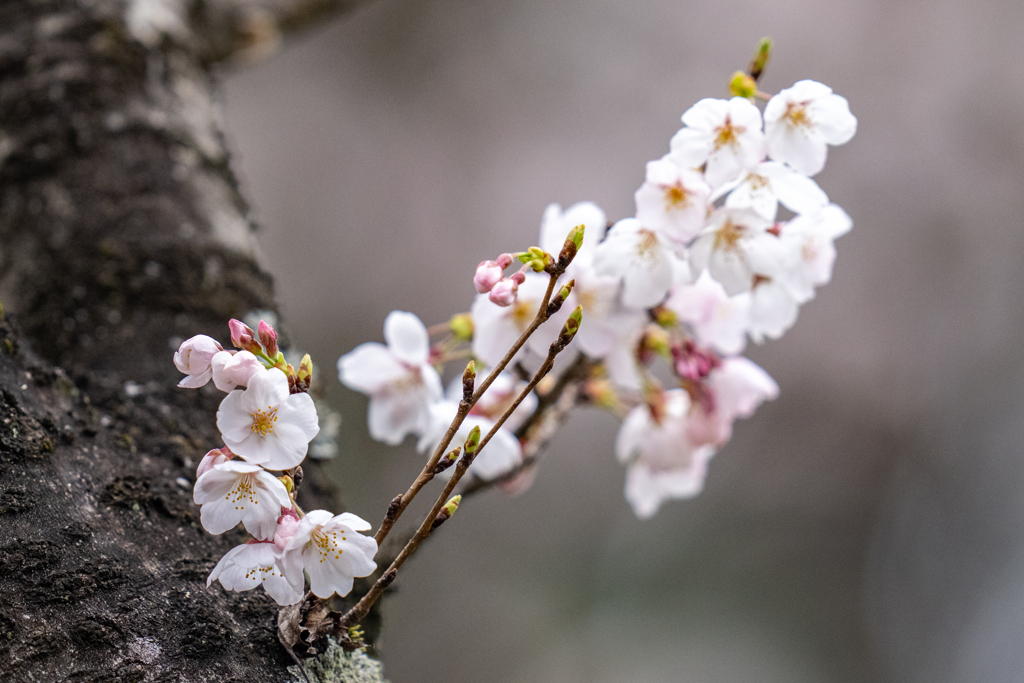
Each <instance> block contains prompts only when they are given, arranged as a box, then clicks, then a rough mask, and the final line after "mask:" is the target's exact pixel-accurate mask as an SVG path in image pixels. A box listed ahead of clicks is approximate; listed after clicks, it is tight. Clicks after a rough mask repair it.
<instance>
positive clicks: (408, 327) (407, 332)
mask: <svg viewBox="0 0 1024 683" xmlns="http://www.w3.org/2000/svg"><path fill="white" fill-rule="evenodd" d="M384 340H385V341H386V342H387V344H388V351H390V352H391V354H392V355H393V356H394V357H395V358H397V359H398V360H400V361H402V362H404V363H408V364H409V365H420V364H422V363H426V362H427V359H428V358H429V357H430V335H429V334H427V328H426V327H425V326H424V325H423V323H422V322H421V321H420V319H419V318H417V317H416V316H415V315H413V314H412V313H406V312H405V311H391V312H390V313H388V317H387V318H385V319H384Z"/></svg>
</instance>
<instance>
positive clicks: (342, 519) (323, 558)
mask: <svg viewBox="0 0 1024 683" xmlns="http://www.w3.org/2000/svg"><path fill="white" fill-rule="evenodd" d="M369 529H370V523H369V522H367V521H366V520H364V519H362V518H360V517H357V516H356V515H353V514H352V513H350V512H344V513H342V514H340V515H337V516H335V515H333V514H331V513H330V512H328V511H327V510H313V511H312V512H309V513H308V514H307V515H306V516H305V517H303V518H302V519H301V520H299V524H298V528H297V529H296V531H295V536H294V537H293V538H292V540H291V541H290V542H289V543H288V548H287V549H286V550H285V554H284V555H285V559H284V562H285V568H286V571H287V573H288V575H289V576H296V575H300V576H301V574H302V570H303V569H305V570H306V573H307V574H309V589H310V590H311V591H312V592H313V595H316V596H317V597H318V598H329V597H331V596H332V595H334V594H335V593H337V594H338V595H341V596H345V595H348V594H349V592H350V591H351V590H352V580H353V579H354V578H358V577H361V576H369V575H370V574H372V573H373V572H374V570H375V569H377V563H376V562H374V561H373V557H374V555H376V554H377V541H375V540H374V539H373V536H364V535H363V534H361V533H358V532H360V531H368V530H369Z"/></svg>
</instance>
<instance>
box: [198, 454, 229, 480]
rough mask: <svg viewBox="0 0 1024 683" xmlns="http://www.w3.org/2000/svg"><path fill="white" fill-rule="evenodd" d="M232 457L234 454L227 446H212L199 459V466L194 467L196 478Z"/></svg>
mask: <svg viewBox="0 0 1024 683" xmlns="http://www.w3.org/2000/svg"><path fill="white" fill-rule="evenodd" d="M232 457H234V454H233V453H232V452H231V449H230V448H228V447H227V446H224V447H222V448H214V449H213V450H212V451H210V452H208V453H207V454H206V455H204V456H203V459H202V460H200V461H199V467H198V468H196V479H198V478H199V477H201V476H203V475H204V474H206V473H207V472H209V471H210V470H212V469H213V468H214V467H215V466H217V465H220V464H221V463H225V462H227V461H228V460H231V458H232Z"/></svg>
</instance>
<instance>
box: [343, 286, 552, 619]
mask: <svg viewBox="0 0 1024 683" xmlns="http://www.w3.org/2000/svg"><path fill="white" fill-rule="evenodd" d="M556 279H557V276H556V275H552V280H551V281H552V283H553V282H554V281H555V280H556ZM550 293H551V288H550V287H549V288H548V294H549V295H550ZM545 298H547V297H545ZM546 308H547V305H546V302H545V305H544V306H543V307H542V308H541V310H542V311H543V310H546ZM568 339H571V335H570V336H569V337H568ZM568 339H565V335H564V334H563V335H561V336H559V338H558V340H556V341H555V342H554V343H553V344H551V347H550V349H549V350H548V355H547V357H546V358H545V359H544V362H543V363H542V364H541V366H540V369H538V370H537V372H536V374H535V375H534V376H533V379H531V380H530V382H529V383H528V384H527V385H526V387H524V388H523V390H522V391H521V392H519V395H518V396H516V400H515V401H513V402H512V404H511V405H510V406H509V407H508V408H506V409H505V412H504V413H503V414H502V416H501V417H500V418H498V420H497V422H495V423H494V426H493V427H491V429H490V431H488V432H487V435H486V436H484V438H483V439H481V440H480V445H479V446H478V447H477V449H476V450H475V451H474V452H473V453H468V452H467V453H464V454H463V456H462V458H460V459H459V462H458V464H457V465H456V466H455V471H454V472H453V473H452V476H451V479H449V480H448V483H447V484H446V485H445V487H444V490H443V491H442V492H441V495H439V496H438V497H437V500H436V501H434V505H433V507H432V508H430V512H428V513H427V516H426V517H424V518H423V522H422V523H421V524H420V526H419V529H417V531H416V534H415V535H414V536H413V537H412V538H411V539H409V542H408V543H406V544H405V547H404V548H402V552H401V553H399V554H398V557H396V558H395V560H394V562H392V563H391V566H390V567H388V569H387V571H385V572H384V574H383V575H382V576H381V577H380V578H379V579H378V580H377V582H376V583H374V584H373V586H372V587H371V588H370V590H369V592H367V594H366V595H364V596H363V598H362V599H361V600H360V601H359V602H358V603H356V605H355V606H354V607H352V609H350V610H349V611H348V612H347V613H346V614H345V615H344V616H343V617H341V619H340V620H339V621H338V624H339V627H340V628H348V627H351V626H354V625H355V624H358V623H359V621H360V620H361V619H362V618H363V617H365V616H366V614H367V613H369V611H370V608H371V607H373V605H374V603H375V602H377V600H378V599H379V598H380V596H381V595H382V594H383V593H384V591H385V590H386V589H387V587H388V586H390V585H391V583H392V582H393V581H394V580H395V577H396V576H397V575H398V570H399V568H400V567H401V566H402V565H403V564H404V563H405V561H406V560H407V559H409V557H410V556H411V555H412V554H413V553H414V552H416V549H417V548H419V546H420V544H421V543H422V542H423V539H425V538H426V537H427V536H429V535H430V532H431V530H432V528H433V526H434V520H436V519H437V516H438V514H439V513H440V512H441V508H442V507H444V505H445V503H446V502H448V499H449V496H451V494H452V491H454V490H455V487H456V486H457V485H458V483H459V481H460V480H461V479H462V477H463V475H465V474H466V471H467V470H468V469H469V467H470V465H472V464H473V460H474V459H475V458H476V456H478V455H479V454H480V452H481V451H483V449H484V447H485V446H486V445H487V444H488V442H489V441H490V440H491V438H493V437H494V435H495V434H497V433H498V430H499V429H501V427H502V425H504V424H505V421H506V420H508V418H509V416H511V415H512V413H514V412H515V410H516V408H518V407H519V404H521V403H522V402H523V400H524V399H525V398H526V397H527V396H529V395H530V392H532V391H533V389H534V388H535V387H536V386H537V383H538V382H540V381H541V380H542V379H544V377H545V376H546V375H547V374H548V372H550V371H551V368H552V367H553V366H554V364H555V357H556V356H557V355H558V354H559V353H560V352H561V351H562V350H563V349H564V348H565V346H566V344H567V343H568ZM506 362H507V361H506ZM446 447H447V446H446ZM435 464H436V463H435ZM417 481H418V478H417Z"/></svg>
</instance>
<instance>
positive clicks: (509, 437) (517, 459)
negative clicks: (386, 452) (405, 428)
mask: <svg viewBox="0 0 1024 683" xmlns="http://www.w3.org/2000/svg"><path fill="white" fill-rule="evenodd" d="M458 409H459V405H458V403H456V402H454V401H440V402H438V403H435V404H434V405H432V406H431V408H430V410H431V416H432V417H431V427H430V429H428V430H427V431H426V432H424V433H423V436H422V437H420V441H419V443H418V444H417V446H416V448H417V450H418V451H419V452H420V453H433V451H434V449H435V448H437V444H439V443H440V442H441V439H442V437H444V434H445V432H446V431H447V430H448V426H449V425H450V424H451V423H452V419H453V418H454V417H455V413H456V412H457V411H458ZM502 412H504V411H502ZM498 417H500V415H498ZM474 427H479V428H480V433H481V435H484V434H487V433H488V432H489V431H491V429H492V428H493V427H494V420H492V419H490V418H488V417H484V416H482V415H479V414H477V415H474V414H472V413H470V414H469V415H467V416H466V419H465V420H463V421H462V424H461V425H460V426H459V431H457V432H456V433H455V438H454V439H452V443H454V444H461V443H463V442H465V440H466V439H467V438H468V437H469V433H470V432H471V431H473V428H474ZM522 460H523V449H522V446H520V444H519V439H517V438H516V437H515V435H514V434H513V433H512V432H511V431H509V429H508V428H506V427H505V426H504V425H502V427H501V429H499V430H498V431H497V432H495V433H494V436H493V437H492V438H491V440H490V441H488V442H487V445H486V446H484V447H483V448H482V449H480V451H479V452H478V453H477V455H476V458H475V459H474V460H473V464H472V465H470V466H469V472H470V473H471V474H472V475H474V476H476V477H479V478H480V479H495V478H497V477H500V476H501V475H503V474H505V473H506V472H509V471H510V470H512V469H513V468H515V467H516V466H517V465H519V464H520V463H521V462H522ZM451 475H452V470H451V469H448V470H445V471H444V472H442V473H440V474H439V475H438V476H439V477H442V478H448V477H450V476H451Z"/></svg>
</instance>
